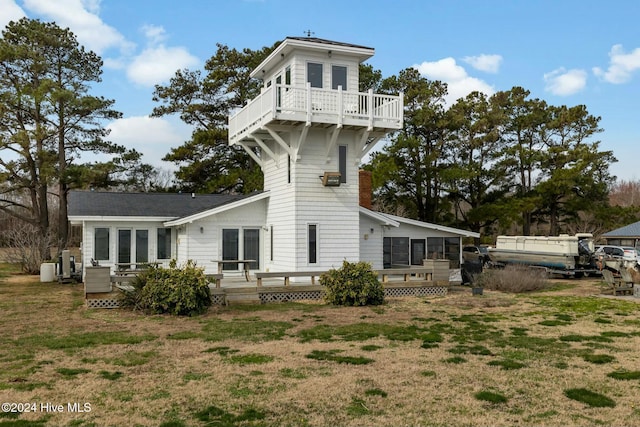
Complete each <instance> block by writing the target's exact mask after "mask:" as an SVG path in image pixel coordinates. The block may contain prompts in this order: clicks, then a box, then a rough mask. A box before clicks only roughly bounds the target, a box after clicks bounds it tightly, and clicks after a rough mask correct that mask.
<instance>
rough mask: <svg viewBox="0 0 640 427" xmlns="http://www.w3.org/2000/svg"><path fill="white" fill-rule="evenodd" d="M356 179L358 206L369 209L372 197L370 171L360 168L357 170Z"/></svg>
mask: <svg viewBox="0 0 640 427" xmlns="http://www.w3.org/2000/svg"><path fill="white" fill-rule="evenodd" d="M358 181H359V182H358V184H359V187H360V206H362V207H363V208H367V209H371V206H372V197H373V188H372V187H373V185H372V182H371V181H372V179H371V172H370V171H366V170H362V169H360V170H359V171H358Z"/></svg>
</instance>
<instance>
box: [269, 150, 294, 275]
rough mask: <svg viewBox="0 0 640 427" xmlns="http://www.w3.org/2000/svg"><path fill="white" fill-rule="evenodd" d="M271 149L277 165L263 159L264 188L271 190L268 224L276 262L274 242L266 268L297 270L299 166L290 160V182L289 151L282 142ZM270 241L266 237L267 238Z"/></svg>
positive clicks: (270, 160) (272, 269) (274, 162)
mask: <svg viewBox="0 0 640 427" xmlns="http://www.w3.org/2000/svg"><path fill="white" fill-rule="evenodd" d="M271 148H272V149H273V151H274V153H275V154H276V156H277V157H278V159H277V160H278V165H277V166H276V161H275V160H273V159H267V160H266V161H265V162H264V169H263V171H264V188H265V190H268V191H269V201H268V208H267V213H266V219H265V225H266V226H267V227H269V234H270V233H271V228H273V236H274V239H273V240H274V242H273V261H271V258H272V255H271V252H270V251H271V244H270V243H271V242H270V241H269V245H268V246H266V247H265V249H266V251H265V253H266V254H267V257H266V260H265V264H263V266H264V270H266V271H292V270H295V269H296V263H295V254H296V245H295V229H296V210H295V204H296V196H295V192H294V186H295V185H296V182H297V178H296V176H295V173H296V172H295V171H296V170H297V169H298V165H297V164H295V163H294V162H293V160H292V161H291V183H289V182H288V179H287V167H288V166H287V163H288V155H287V152H286V151H285V150H284V149H282V148H281V147H280V146H279V145H276V144H272V145H271ZM265 241H267V239H265Z"/></svg>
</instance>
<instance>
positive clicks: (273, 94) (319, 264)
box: [69, 37, 478, 273]
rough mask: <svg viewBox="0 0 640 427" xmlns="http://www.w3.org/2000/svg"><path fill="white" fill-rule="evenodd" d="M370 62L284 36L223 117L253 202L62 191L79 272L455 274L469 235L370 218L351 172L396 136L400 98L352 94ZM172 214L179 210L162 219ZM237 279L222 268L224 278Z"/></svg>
mask: <svg viewBox="0 0 640 427" xmlns="http://www.w3.org/2000/svg"><path fill="white" fill-rule="evenodd" d="M373 54H374V50H373V49H372V48H368V47H364V46H357V45H353V44H348V43H339V42H334V41H329V40H323V39H317V38H309V37H288V38H286V39H284V40H283V41H282V43H281V44H280V45H278V47H277V48H276V49H275V50H274V51H273V52H272V53H271V54H270V55H269V56H268V57H267V58H266V59H265V60H264V61H263V62H262V63H261V64H260V65H259V66H258V67H257V68H256V69H255V70H253V72H252V74H251V76H252V77H254V78H257V79H260V80H262V82H263V86H262V91H261V93H260V95H259V96H258V97H256V98H255V99H253V100H251V101H250V102H249V103H248V105H246V106H245V107H244V108H242V109H241V110H239V111H237V112H235V113H234V114H233V115H231V116H230V118H229V144H232V145H235V146H238V147H242V148H243V149H244V150H246V152H247V153H248V154H249V155H250V156H251V157H252V158H253V160H255V161H256V162H257V163H258V164H259V165H260V167H261V169H262V171H263V173H264V191H263V192H261V193H259V194H254V195H250V196H245V197H241V196H233V197H232V196H222V195H184V194H175V195H162V196H161V195H150V194H146V195H143V194H139V195H131V194H126V195H125V194H123V195H117V194H114V193H99V192H72V193H71V195H70V206H69V213H70V219H71V221H72V223H75V224H82V225H83V230H84V232H83V262H84V263H85V265H87V263H88V262H89V260H91V259H92V258H93V259H94V260H98V261H99V262H100V263H101V264H102V265H114V266H115V265H116V264H126V263H129V262H132V263H135V262H144V261H161V262H165V261H167V260H168V259H171V258H176V259H177V260H178V261H179V262H183V261H186V260H188V259H192V260H195V261H196V262H197V263H198V265H200V266H204V267H205V268H206V269H207V270H210V271H212V272H213V271H217V262H216V261H220V260H241V259H251V260H255V262H254V263H252V264H251V266H250V267H251V270H254V271H274V272H275V271H305V270H306V271H317V270H328V269H331V268H334V267H339V266H340V265H341V264H342V261H343V260H348V261H360V260H362V261H367V262H370V263H371V264H372V265H373V267H374V268H376V269H382V268H384V267H389V266H391V265H394V266H397V265H410V264H413V265H420V264H422V260H423V259H424V258H427V257H429V258H448V259H450V260H451V261H452V262H451V265H452V267H453V268H456V267H458V266H459V262H460V257H461V243H460V242H461V238H462V237H478V234H477V233H473V232H467V231H464V230H458V229H453V228H449V227H443V226H438V225H435V224H428V223H424V222H420V221H415V220H410V219H406V218H401V217H397V216H393V215H388V214H383V213H379V212H374V211H372V210H371V205H370V191H371V183H370V175H368V174H367V173H362V171H359V169H360V164H361V162H362V160H363V157H364V156H365V155H366V154H367V153H368V152H369V151H370V150H371V149H373V148H374V147H375V146H376V144H377V143H378V141H380V140H381V139H382V138H384V137H385V136H387V135H388V134H389V133H391V132H395V131H398V130H400V129H402V126H403V97H402V94H398V95H380V94H375V93H373V92H372V91H368V92H360V91H359V89H358V81H359V75H358V71H359V65H360V63H362V62H363V61H365V60H367V59H369V58H370V57H371V56H372V55H373ZM154 197H156V198H157V201H154ZM167 197H169V198H171V197H173V198H175V202H171V201H169V199H167ZM100 198H104V200H103V201H102V202H101V201H100V200H99V199H100ZM161 198H162V200H161ZM363 199H365V200H366V199H368V200H369V202H366V201H365V202H362V200H363ZM173 203H175V204H176V206H177V205H179V206H180V209H174V210H173V211H172V210H171V209H170V208H169V206H171V205H172V204H173ZM141 204H142V205H144V208H142V209H140V208H139V206H141ZM97 205H100V206H103V208H102V209H99V210H96V209H94V208H92V207H95V206H97ZM136 205H137V206H138V207H135V206H136ZM239 268H240V266H239V265H238V264H232V263H229V264H228V265H224V271H225V273H226V272H233V271H238V269H239Z"/></svg>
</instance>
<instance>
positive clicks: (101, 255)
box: [93, 227, 109, 261]
mask: <svg viewBox="0 0 640 427" xmlns="http://www.w3.org/2000/svg"><path fill="white" fill-rule="evenodd" d="M93 237H94V248H93V259H95V260H96V261H108V260H109V229H108V228H103V227H100V228H96V229H95V230H94V232H93Z"/></svg>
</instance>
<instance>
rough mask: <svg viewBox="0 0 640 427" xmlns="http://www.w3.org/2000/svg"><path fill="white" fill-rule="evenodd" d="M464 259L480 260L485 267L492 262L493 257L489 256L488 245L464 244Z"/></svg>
mask: <svg viewBox="0 0 640 427" xmlns="http://www.w3.org/2000/svg"><path fill="white" fill-rule="evenodd" d="M462 259H463V260H465V261H466V260H469V261H476V260H478V261H479V262H480V263H481V264H482V266H483V267H486V266H488V265H489V263H490V262H491V258H489V250H488V249H487V247H486V246H471V245H467V246H464V247H463V248H462Z"/></svg>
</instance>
